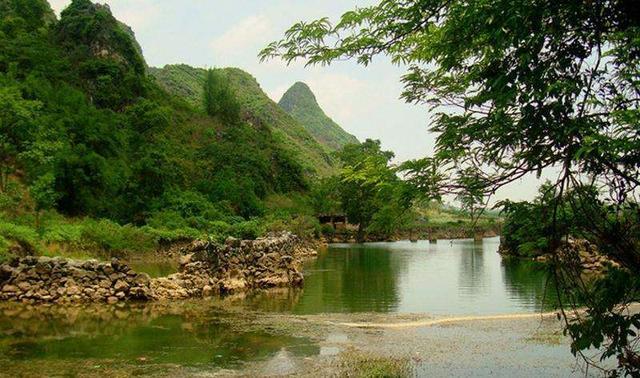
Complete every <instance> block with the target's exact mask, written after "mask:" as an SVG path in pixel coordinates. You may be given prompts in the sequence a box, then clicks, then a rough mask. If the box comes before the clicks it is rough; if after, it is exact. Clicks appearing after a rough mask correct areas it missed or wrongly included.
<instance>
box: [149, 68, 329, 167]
mask: <svg viewBox="0 0 640 378" xmlns="http://www.w3.org/2000/svg"><path fill="white" fill-rule="evenodd" d="M219 71H221V72H222V73H224V75H225V76H226V77H227V78H228V80H229V82H230V85H231V87H232V88H233V89H234V91H235V93H236V95H237V97H238V100H239V101H240V104H241V106H242V113H243V118H244V119H245V120H246V121H247V122H249V123H250V124H253V125H254V126H263V127H268V128H269V130H271V132H272V133H273V136H274V137H275V138H276V139H277V140H278V141H279V142H280V143H282V145H283V146H286V148H287V150H289V151H290V152H291V153H292V154H293V155H294V156H296V159H297V160H299V161H300V162H301V164H303V166H304V168H305V172H306V173H307V174H311V175H314V174H319V175H321V176H325V175H328V174H330V173H333V172H334V171H335V161H334V159H333V158H332V157H331V156H330V154H329V153H328V152H327V149H326V148H325V147H323V145H321V144H320V143H318V141H317V140H316V139H314V136H312V134H310V133H309V132H308V131H307V130H306V129H305V127H303V126H301V124H300V123H298V122H297V121H296V120H295V119H293V118H292V117H291V116H290V115H289V114H287V113H286V112H285V111H284V110H283V109H281V108H280V107H279V106H278V104H276V103H275V102H273V101H272V100H271V99H270V98H269V97H268V96H267V94H266V93H264V91H263V90H262V88H260V85H259V84H258V82H257V81H256V79H255V78H254V77H253V76H251V75H250V74H248V73H246V72H244V71H242V70H240V69H238V68H224V69H219ZM149 73H150V74H151V75H152V76H153V77H155V78H156V80H157V83H158V84H159V85H160V86H161V87H162V88H164V89H165V90H166V91H168V92H170V93H172V94H174V95H175V96H176V97H179V98H182V99H184V100H186V101H187V102H188V103H189V104H191V105H192V106H193V107H195V108H196V109H201V108H202V101H203V100H202V96H203V84H204V80H205V73H206V70H205V69H203V68H194V67H190V66H188V65H184V64H179V65H167V66H165V67H163V68H150V69H149Z"/></svg>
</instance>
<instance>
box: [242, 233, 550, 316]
mask: <svg viewBox="0 0 640 378" xmlns="http://www.w3.org/2000/svg"><path fill="white" fill-rule="evenodd" d="M498 245H499V238H488V239H485V240H484V241H482V242H474V241H473V240H439V241H438V242H437V243H436V244H432V243H429V242H428V241H419V242H418V243H411V242H409V241H401V242H393V243H368V244H360V245H353V244H334V245H331V246H330V247H329V249H328V250H327V251H324V252H322V253H321V254H320V255H319V257H318V259H317V260H315V261H313V262H312V263H310V264H309V265H308V266H307V267H306V268H305V286H304V290H303V291H302V293H296V294H295V295H294V294H292V295H291V296H289V297H284V298H283V297H279V298H272V297H264V296H261V295H257V296H255V297H253V298H252V299H251V300H250V301H251V303H252V305H253V306H255V307H257V308H259V309H262V310H274V311H292V312H294V313H298V314H313V313H331V312H343V313H344V312H386V313H392V312H398V313H430V314H451V315H454V314H455V315H461V314H468V315H471V314H482V315H485V314H502V313H520V312H533V311H540V310H543V309H551V308H552V306H551V302H552V301H551V299H550V298H551V297H552V296H553V293H552V290H547V292H548V293H547V297H545V292H546V291H545V284H546V277H547V272H546V271H545V270H544V267H543V266H542V265H540V264H536V263H534V262H530V261H510V262H504V261H502V258H501V257H500V255H498V253H497V250H498ZM278 300H280V301H281V302H280V303H274V301H278Z"/></svg>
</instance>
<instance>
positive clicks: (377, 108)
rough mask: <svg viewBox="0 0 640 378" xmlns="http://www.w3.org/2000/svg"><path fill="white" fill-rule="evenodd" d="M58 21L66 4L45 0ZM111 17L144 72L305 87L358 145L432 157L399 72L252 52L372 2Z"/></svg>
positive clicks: (222, 2)
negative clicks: (221, 73) (230, 73)
mask: <svg viewBox="0 0 640 378" xmlns="http://www.w3.org/2000/svg"><path fill="white" fill-rule="evenodd" d="M49 1H50V3H51V5H52V7H53V8H54V10H55V11H56V12H57V13H58V14H59V13H60V11H61V10H62V9H64V7H65V6H66V5H68V4H69V3H70V0H49ZM99 2H100V3H107V4H109V6H110V8H111V11H112V13H113V14H114V16H115V17H116V18H117V19H119V20H120V21H122V22H124V23H126V24H127V25H129V26H130V27H131V28H132V29H133V31H134V32H135V34H136V38H137V40H138V42H139V43H140V45H141V46H142V49H143V53H144V57H145V59H146V61H147V63H148V64H149V65H150V66H156V67H162V66H164V65H166V64H176V63H185V64H189V65H192V66H196V67H220V68H221V67H239V68H242V69H244V70H245V71H247V72H249V73H251V74H252V75H253V76H255V77H256V79H257V80H258V82H259V83H260V84H261V86H262V88H263V90H264V91H265V92H266V93H267V94H268V95H269V96H270V97H271V98H272V99H273V100H274V101H276V102H277V101H278V100H279V99H280V97H281V96H282V94H284V92H285V91H286V90H287V89H288V88H289V87H290V86H291V85H293V83H295V82H296V81H302V82H305V83H307V84H308V85H309V87H310V88H311V90H312V91H313V92H314V93H315V95H316V98H317V99H318V103H319V104H320V106H321V107H322V108H323V109H324V111H325V112H326V113H327V115H329V116H330V117H331V118H333V120H334V121H336V122H337V123H338V124H339V125H341V126H342V127H343V128H344V129H345V130H347V131H348V132H349V133H351V134H354V135H355V136H356V137H358V139H360V140H365V139H367V138H372V139H380V140H381V142H382V146H383V148H384V149H387V150H391V151H393V152H394V153H395V154H396V161H397V162H400V161H404V160H408V159H416V158H421V157H424V156H427V155H430V154H432V152H433V148H434V142H435V136H434V135H433V134H431V133H429V131H428V129H429V121H430V117H429V112H428V109H427V108H426V107H424V106H419V105H411V104H406V103H404V101H402V100H401V99H399V96H400V93H401V91H402V85H401V83H400V77H401V76H402V74H403V73H404V72H405V69H404V67H400V66H396V65H393V64H391V63H390V62H389V60H388V59H387V58H386V57H378V58H377V59H375V60H374V61H373V63H372V64H370V65H369V66H367V67H364V66H361V65H357V64H356V63H354V62H338V63H335V64H332V65H331V66H329V67H306V68H305V67H304V65H303V63H301V62H300V63H294V64H292V65H290V66H287V65H286V64H284V63H283V62H281V61H279V60H271V61H268V62H262V63H261V62H260V61H259V59H258V58H257V55H258V52H259V51H260V50H261V49H262V48H263V47H264V46H266V45H267V44H268V43H269V42H271V41H274V40H277V39H280V38H281V37H282V36H283V34H284V32H285V31H286V30H287V29H288V28H289V27H290V26H291V25H293V24H294V23H296V22H298V21H309V20H314V19H317V18H320V17H325V16H326V17H329V18H330V19H332V20H336V19H337V18H338V17H339V16H340V15H341V14H343V13H344V12H345V11H348V10H351V9H353V8H355V7H362V6H367V5H372V4H374V3H376V1H375V0H323V1H313V2H312V1H309V0H268V1H265V0H235V1H231V0H213V1H207V0H108V1H99ZM538 185H539V182H537V180H535V179H534V178H533V177H529V178H526V179H524V180H520V181H519V182H516V183H514V184H512V185H510V186H509V187H507V188H504V189H503V190H501V191H500V192H499V193H497V195H496V196H495V198H494V201H497V200H501V199H504V198H511V199H513V200H522V199H531V198H532V197H533V196H534V195H535V193H536V192H537V187H538Z"/></svg>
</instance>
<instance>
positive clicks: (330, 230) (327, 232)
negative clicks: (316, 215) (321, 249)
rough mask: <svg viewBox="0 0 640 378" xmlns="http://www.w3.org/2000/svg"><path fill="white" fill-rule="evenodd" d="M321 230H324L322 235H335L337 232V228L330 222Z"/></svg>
mask: <svg viewBox="0 0 640 378" xmlns="http://www.w3.org/2000/svg"><path fill="white" fill-rule="evenodd" d="M320 231H321V232H322V235H326V236H333V235H335V233H336V230H335V229H334V228H333V226H332V225H330V224H323V225H322V227H321V228H320Z"/></svg>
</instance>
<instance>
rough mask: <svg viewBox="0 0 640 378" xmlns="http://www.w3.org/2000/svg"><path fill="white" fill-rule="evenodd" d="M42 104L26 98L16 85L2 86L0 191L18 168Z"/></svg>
mask: <svg viewBox="0 0 640 378" xmlns="http://www.w3.org/2000/svg"><path fill="white" fill-rule="evenodd" d="M40 106H41V104H40V103H39V102H37V101H31V100H26V99H24V98H23V97H22V94H21V93H20V90H19V89H18V88H17V87H15V86H6V87H1V88H0V191H4V190H5V189H6V187H7V183H8V180H9V175H10V174H11V173H13V172H14V170H15V169H16V159H17V155H18V154H19V153H20V152H22V151H24V149H25V147H26V146H27V145H28V143H29V142H30V141H31V140H32V138H33V134H34V130H33V129H34V128H35V122H34V118H35V115H36V112H37V110H38V108H39V107H40Z"/></svg>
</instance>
